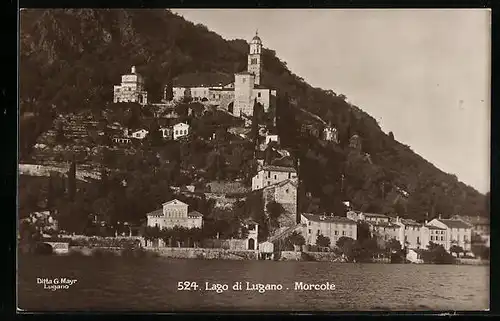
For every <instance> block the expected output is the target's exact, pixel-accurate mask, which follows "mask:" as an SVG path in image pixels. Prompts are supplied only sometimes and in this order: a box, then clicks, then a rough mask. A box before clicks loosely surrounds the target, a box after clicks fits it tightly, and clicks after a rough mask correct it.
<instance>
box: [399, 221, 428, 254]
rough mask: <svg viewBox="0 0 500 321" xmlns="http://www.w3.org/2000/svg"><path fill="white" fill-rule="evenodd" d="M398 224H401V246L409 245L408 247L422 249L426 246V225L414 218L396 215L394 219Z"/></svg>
mask: <svg viewBox="0 0 500 321" xmlns="http://www.w3.org/2000/svg"><path fill="white" fill-rule="evenodd" d="M394 223H395V224H396V225H399V227H400V228H399V240H398V241H399V242H400V243H401V246H404V247H407V248H408V249H421V248H425V247H426V244H424V242H423V241H424V240H423V238H424V237H423V236H424V235H425V234H426V232H427V230H426V229H425V228H424V225H423V224H421V223H418V222H416V221H414V220H409V219H401V218H399V217H396V219H395V220H394Z"/></svg>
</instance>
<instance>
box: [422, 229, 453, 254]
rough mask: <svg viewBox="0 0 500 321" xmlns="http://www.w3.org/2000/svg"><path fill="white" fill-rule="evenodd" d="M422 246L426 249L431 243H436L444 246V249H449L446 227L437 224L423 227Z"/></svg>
mask: <svg viewBox="0 0 500 321" xmlns="http://www.w3.org/2000/svg"><path fill="white" fill-rule="evenodd" d="M422 230H423V232H422V248H423V249H426V248H427V247H428V246H429V243H431V242H432V243H434V244H437V245H441V246H443V248H444V249H446V250H448V248H447V247H446V246H447V245H446V244H447V242H446V240H447V239H448V233H447V232H448V231H447V229H446V228H444V227H439V226H435V225H429V224H426V225H424V227H423V228H422Z"/></svg>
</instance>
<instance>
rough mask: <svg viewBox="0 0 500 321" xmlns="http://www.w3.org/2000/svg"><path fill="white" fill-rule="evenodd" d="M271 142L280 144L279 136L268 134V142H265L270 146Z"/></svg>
mask: <svg viewBox="0 0 500 321" xmlns="http://www.w3.org/2000/svg"><path fill="white" fill-rule="evenodd" d="M270 142H276V143H278V144H279V142H280V139H279V137H278V135H276V134H266V142H265V144H266V145H269V143H270Z"/></svg>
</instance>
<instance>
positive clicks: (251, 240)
mask: <svg viewBox="0 0 500 321" xmlns="http://www.w3.org/2000/svg"><path fill="white" fill-rule="evenodd" d="M243 225H244V226H245V227H246V229H247V230H248V236H247V243H246V244H247V248H246V249H247V250H258V239H259V224H257V222H255V221H254V220H252V219H247V220H245V221H244V222H243Z"/></svg>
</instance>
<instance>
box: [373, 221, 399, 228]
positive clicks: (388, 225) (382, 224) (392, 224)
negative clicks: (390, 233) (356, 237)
mask: <svg viewBox="0 0 500 321" xmlns="http://www.w3.org/2000/svg"><path fill="white" fill-rule="evenodd" d="M368 224H370V225H372V226H377V227H378V226H380V227H391V228H399V225H397V224H394V223H390V222H368Z"/></svg>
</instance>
